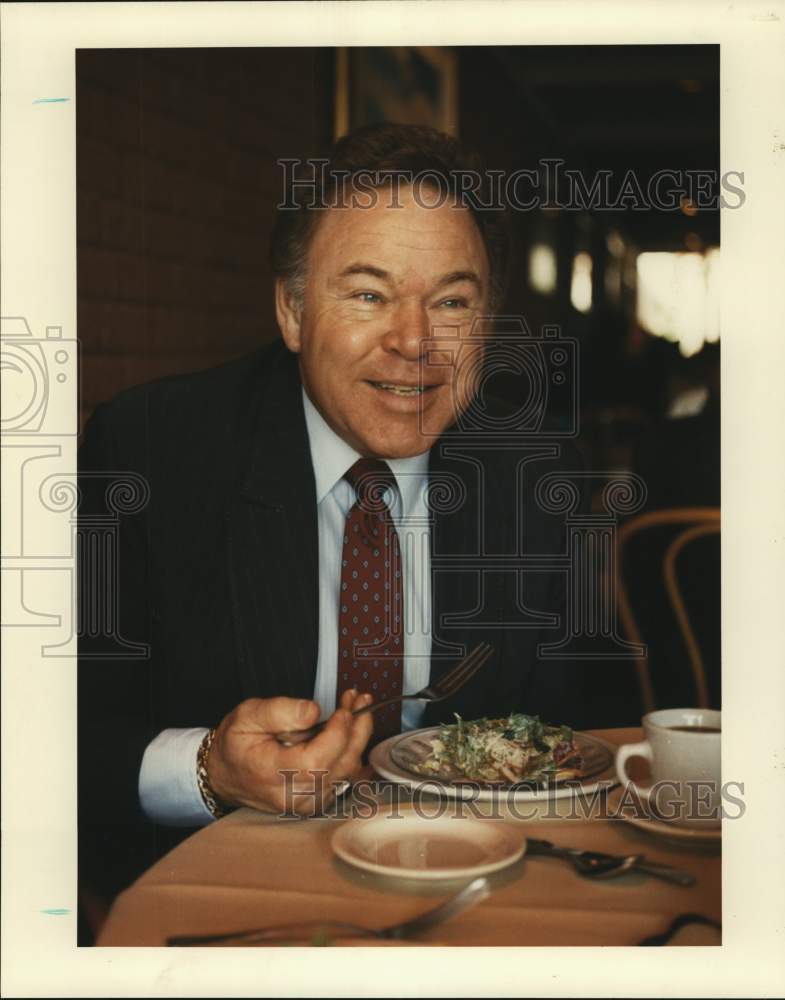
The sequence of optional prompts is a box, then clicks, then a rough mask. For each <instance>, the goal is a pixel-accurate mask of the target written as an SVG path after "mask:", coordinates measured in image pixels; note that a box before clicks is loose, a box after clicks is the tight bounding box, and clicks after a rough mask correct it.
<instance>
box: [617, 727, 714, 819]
mask: <svg viewBox="0 0 785 1000" xmlns="http://www.w3.org/2000/svg"><path fill="white" fill-rule="evenodd" d="M721 718H722V716H721V713H720V712H718V711H715V710H714V709H710V708H664V709H662V710H661V711H658V712H650V713H649V714H648V715H645V716H644V717H643V731H644V733H645V734H646V739H645V740H643V741H642V742H640V743H626V744H624V746H621V747H619V750H618V752H617V754H616V773H617V775H618V778H619V781H620V782H621V783H622V785H626V786H633V787H634V790H635V792H637V794H638V795H639V796H640V797H641V798H642V799H645V800H646V801H647V802H648V803H649V804H650V805H651V806H652V808H653V810H654V811H655V814H656V815H657V816H658V817H660V818H662V819H664V820H667V821H670V822H674V823H682V824H690V825H696V824H697V825H712V824H715V823H718V822H719V821H720V815H721V814H720V805H721V802H720V798H721V796H720V792H721V786H720V738H721V728H722V727H721ZM630 757H644V758H645V759H646V760H647V761H648V762H649V765H650V767H651V778H652V785H651V786H650V787H646V786H643V785H639V784H637V783H636V782H634V781H632V780H631V779H630V778H628V777H627V761H628V760H629V759H630Z"/></svg>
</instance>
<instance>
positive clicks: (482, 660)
mask: <svg viewBox="0 0 785 1000" xmlns="http://www.w3.org/2000/svg"><path fill="white" fill-rule="evenodd" d="M491 656H493V646H491V645H490V643H487V642H481V643H480V644H479V646H475V647H474V649H473V650H472V651H471V653H469V654H468V655H467V656H465V657H464V658H463V659H462V660H461V661H460V663H457V664H456V665H455V666H454V667H453V668H452V670H450V671H449V672H448V673H446V674H445V675H444V677H440V678H439V680H438V681H434V683H433V684H429V685H428V686H427V687H424V688H423V689H422V690H421V691H418V692H417V693H416V694H399V695H396V696H395V697H394V698H385V699H384V701H377V702H373V703H372V704H370V705H366V706H365V708H358V709H357V711H356V712H353V713H352V715H365V713H366V712H375V711H376V709H377V708H382V706H383V705H391V704H393V702H396V701H412V700H414V699H418V700H420V701H427V702H431V701H444V699H445V698H449V697H450V695H452V694H455V692H456V691H457V690H458V689H459V688H462V687H463V685H464V684H466V683H467V681H470V680H471V678H472V677H474V675H475V674H476V673H477V671H478V670H479V669H480V667H482V666H484V665H485V664H486V663H487V662H488V660H489V659H490V658H491ZM326 724H327V720H326V719H325V720H324V722H317V723H316V725H315V726H311V728H310V729H297V730H294V731H291V732H287V733H276V734H275V738H276V739H277V740H278V742H279V743H282V744H283V745H284V746H285V747H291V746H295V744H297V743H305V742H306V741H307V740H310V739H313V737H314V736H316V734H317V733H318V732H320V731H321V730H322V729H323V728H324V726H325V725H326Z"/></svg>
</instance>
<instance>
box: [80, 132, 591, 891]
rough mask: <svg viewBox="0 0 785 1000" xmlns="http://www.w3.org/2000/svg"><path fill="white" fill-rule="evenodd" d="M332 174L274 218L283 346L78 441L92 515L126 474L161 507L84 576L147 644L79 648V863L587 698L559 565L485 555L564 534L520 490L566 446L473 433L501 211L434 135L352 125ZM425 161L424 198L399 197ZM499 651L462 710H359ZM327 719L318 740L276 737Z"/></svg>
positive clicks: (108, 420)
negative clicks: (476, 196)
mask: <svg viewBox="0 0 785 1000" xmlns="http://www.w3.org/2000/svg"><path fill="white" fill-rule="evenodd" d="M330 166H331V171H328V172H327V173H326V174H325V175H323V177H322V180H321V181H320V182H319V185H317V186H318V187H319V189H318V190H313V191H310V192H308V191H306V192H303V191H301V192H300V193H301V194H303V193H305V194H306V195H314V196H315V197H314V198H312V199H309V197H303V198H301V199H300V203H299V205H298V206H297V207H295V208H294V209H292V208H291V207H289V208H279V210H278V214H277V221H276V227H275V232H274V237H273V265H274V269H275V272H276V275H277V280H276V289H275V303H276V315H277V319H278V324H279V326H280V330H281V334H282V339H283V343H280V342H279V343H277V344H276V345H274V346H273V347H271V348H268V349H265V350H263V351H261V352H259V353H258V354H256V355H253V356H252V357H250V358H248V359H242V360H241V361H238V362H233V363H231V364H229V365H226V366H224V367H222V368H220V369H215V370H211V371H207V372H203V373H198V374H196V375H189V376H184V377H179V378H170V379H165V380H162V381H160V382H157V383H153V384H151V385H146V386H140V387H137V388H136V389H132V390H130V391H128V392H126V393H123V394H122V395H121V396H120V397H118V398H117V399H115V400H113V401H112V402H111V403H110V404H107V405H106V406H102V407H99V408H98V410H97V411H96V413H95V414H94V416H93V418H92V420H91V421H90V424H89V425H88V428H87V429H86V432H85V437H84V442H83V447H82V450H81V453H80V473H81V475H82V477H83V478H82V486H83V494H84V500H83V505H82V513H83V515H88V516H89V514H90V513H91V512H92V511H93V510H94V509H95V508H100V506H101V504H102V503H103V502H104V496H105V493H104V491H105V486H106V477H110V478H111V477H112V476H119V477H120V478H122V476H123V474H125V473H128V472H130V473H132V474H133V475H135V476H136V477H142V479H143V480H144V481H145V482H146V484H147V485H148V488H149V502H148V503H147V505H146V507H145V509H144V510H143V511H142V512H141V513H139V514H136V515H134V516H132V517H126V518H123V519H122V523H121V534H120V545H119V553H120V555H119V564H118V567H116V568H113V567H112V566H104V567H99V568H97V567H95V566H94V565H93V564H91V563H88V562H84V563H83V564H82V566H81V575H82V583H81V588H82V589H81V592H82V594H83V595H88V594H89V593H90V591H91V588H93V592H96V591H95V588H98V589H99V590H100V589H101V588H106V587H108V586H109V585H110V582H111V581H109V580H108V579H107V578H105V577H103V576H102V575H101V574H102V573H106V574H110V573H113V572H115V571H117V572H118V573H119V581H118V583H119V619H118V626H119V633H120V635H121V636H122V637H123V641H133V642H137V643H138V642H142V643H144V644H146V646H147V648H148V649H149V655H148V656H146V657H145V658H143V659H142V660H127V661H124V660H122V659H113V660H107V659H102V658H101V656H100V655H93V654H92V653H91V647H90V644H89V642H86V641H83V642H82V660H81V662H80V690H79V724H80V827H81V833H82V835H83V836H82V837H81V846H82V858H83V864H84V865H85V867H87V864H88V860H93V861H95V860H96V858H97V859H98V867H99V869H100V867H101V866H105V865H106V860H105V859H104V858H103V857H102V855H103V854H104V853H105V852H106V851H108V850H109V847H108V846H107V845H108V844H110V843H115V844H116V843H118V842H119V841H120V833H119V831H120V830H123V831H125V832H127V831H128V830H129V829H132V830H133V831H135V832H134V843H135V850H136V855H137V858H136V861H135V865H136V867H137V868H138V867H139V866H141V865H143V864H145V863H149V862H150V861H151V860H152V858H153V857H154V856H155V855H156V853H159V852H160V850H161V848H162V846H166V845H167V844H168V843H170V841H169V840H167V838H165V837H162V835H161V833H160V829H161V827H179V828H183V827H194V826H198V825H203V824H205V823H208V822H210V821H211V820H212V819H213V818H215V817H217V816H220V815H222V813H223V812H224V811H226V810H227V809H229V808H231V807H234V806H238V805H246V806H251V807H253V808H257V809H260V810H265V811H274V812H280V811H281V810H282V809H283V808H284V806H285V805H288V806H289V807H292V806H293V807H294V808H295V809H296V810H302V811H310V810H312V809H313V808H314V804H315V802H316V803H318V802H323V801H325V800H326V799H328V798H329V797H330V796H331V794H332V793H333V790H334V788H335V785H336V783H340V782H341V781H342V780H343V779H347V778H349V779H350V778H351V777H352V775H353V774H355V773H356V771H357V769H358V768H359V766H360V763H361V755H362V753H363V751H364V749H365V748H366V747H367V746H368V744H369V741H370V740H371V739H372V738H373V740H374V741H378V740H379V739H382V738H384V737H385V736H388V735H390V734H393V733H395V732H398V731H400V729H401V728H404V729H406V728H415V727H417V726H420V725H422V724H424V723H426V722H435V721H439V720H442V719H444V720H451V718H452V713H453V712H455V711H458V712H460V713H461V714H463V715H464V716H465V717H477V716H481V715H501V714H506V713H508V712H511V711H516V710H523V711H527V712H531V713H536V712H542V713H545V714H548V713H551V712H554V711H558V718H557V720H556V721H559V722H570V721H572V719H571V718H570V706H571V705H572V707H573V708H574V705H575V698H574V697H572V698H568V697H567V695H566V688H567V687H569V686H570V682H566V681H565V679H564V677H563V676H562V675H561V674H560V673H559V671H557V670H556V669H555V668H547V669H538V658H537V643H538V642H540V641H542V638H543V636H542V629H543V627H548V626H552V625H553V623H554V622H556V623H558V621H559V618H558V617H553V615H554V612H556V613H558V608H559V606H560V599H561V598H563V594H561V598H560V597H559V595H560V593H561V592H560V590H559V587H558V586H556V584H558V583H560V582H561V580H562V578H561V576H560V575H559V574H553V573H547V572H540V573H539V574H536V573H535V574H532V575H531V579H529V580H528V581H527V582H526V583H525V584H524V582H523V581H522V579H521V577H522V574H518V573H512V574H511V573H501V572H498V571H495V570H493V569H492V568H489V569H488V570H487V571H486V569H484V568H483V565H482V563H481V560H482V559H483V558H484V557H485V556H486V555H488V554H491V553H496V554H498V553H504V552H512V553H515V552H517V551H520V550H521V547H529V548H531V549H532V550H533V551H536V552H538V553H544V552H547V551H557V550H561V547H562V544H563V543H562V536H561V534H560V526H558V525H556V524H554V522H553V519H552V518H551V519H549V518H548V516H546V515H545V514H544V513H543V511H541V510H539V508H537V506H536V505H535V504H532V503H530V500H529V499H523V500H522V499H521V493H520V490H521V488H523V489H524V490H525V496H526V498H529V497H530V496H531V493H532V484H533V482H534V479H533V478H531V477H529V478H526V477H524V476H523V475H522V470H524V469H525V470H530V469H532V468H533V467H535V466H536V475H537V476H539V475H541V474H542V473H543V472H545V471H547V470H550V469H552V468H553V467H554V464H553V462H552V461H550V459H551V458H553V456H554V454H555V451H554V450H553V449H550V450H548V449H540V451H539V452H537V450H536V449H535V451H534V452H533V453H531V452H529V453H527V454H526V455H525V456H523V457H522V455H521V453H519V452H517V451H516V449H515V448H514V447H512V446H510V445H509V444H508V445H507V446H506V447H505V448H501V447H499V446H498V442H497V446H496V447H495V448H494V449H492V450H489V451H488V453H487V454H483V453H482V451H479V452H478V450H477V440H476V436H475V437H474V438H473V439H472V441H471V442H469V443H468V444H467V442H466V441H464V440H463V438H462V436H461V429H460V422H461V418H462V416H463V414H464V413H465V411H466V410H467V408H468V407H469V406H470V405H471V403H472V400H473V399H474V396H475V393H476V391H477V388H478V378H479V372H480V365H479V363H478V362H479V360H480V359H481V357H482V354H483V350H484V344H483V342H482V341H481V340H480V341H479V342H478V340H477V337H476V335H475V334H474V333H473V331H474V330H475V324H476V321H477V320H478V318H481V317H484V316H487V314H488V313H489V312H490V311H491V310H493V309H496V308H498V307H499V305H500V297H501V288H502V286H503V279H504V271H505V264H506V238H505V231H504V225H503V220H502V219H501V217H500V214H499V213H498V212H482V211H478V210H476V208H474V207H472V205H471V204H467V203H464V200H462V198H461V197H460V188H459V185H458V182H457V180H456V178H458V177H459V176H460V174H461V171H464V172H465V171H466V169H467V168H468V167H470V166H472V163H471V161H469V160H468V159H467V158H466V157H465V156H464V154H463V153H462V151H461V150H460V148H459V146H458V144H457V143H456V142H455V140H453V139H451V138H449V137H448V136H445V135H441V134H440V133H437V132H434V131H432V130H429V129H425V128H420V127H414V126H396V125H382V126H373V127H369V128H366V129H363V130H359V131H358V132H355V133H353V134H351V135H349V136H347V137H345V138H344V139H342V140H341V141H340V142H339V143H338V144H337V146H336V147H335V149H334V150H333V151H332V154H331V157H330ZM424 172H427V173H428V175H429V176H430V178H431V180H430V182H429V183H426V184H424V185H423V184H419V185H418V184H417V183H416V182H413V183H411V184H407V183H403V184H401V183H393V181H391V178H393V179H395V178H397V180H398V181H400V178H401V177H402V176H403V177H404V178H405V177H407V176H411V177H413V178H414V177H422V176H424ZM361 173H362V174H363V175H364V176H365V177H366V181H367V177H368V176H369V175H370V176H371V177H375V178H377V182H376V184H375V186H372V188H371V192H372V194H373V197H370V198H369V197H366V198H364V199H361V198H357V197H356V196H355V195H356V193H355V192H353V191H352V190H351V184H348V185H347V183H346V181H347V179H348V180H349V181H351V180H352V179H353V178H355V177H357V176H359V174H361ZM314 184H315V185H316V181H314ZM365 192H366V195H367V193H368V187H367V183H366V187H365ZM425 195H427V197H426V196H425ZM309 203H310V204H311V206H315V207H308V205H309ZM320 204H327V205H329V206H330V207H328V208H320V207H318V206H319V205H320ZM461 343H466V344H469V345H470V346H471V347H472V350H471V351H470V352H469V357H470V359H471V363H467V364H460V363H459V362H458V360H457V354H456V346H455V345H456V344H461ZM478 456H479V457H478ZM534 459H537V461H533V460H534ZM528 475H529V473H528V471H527V476H528ZM532 475H533V474H532ZM102 477H103V478H102ZM534 478H536V477H534ZM524 480H525V481H524ZM478 560H480V562H478ZM85 599H87V598H85ZM532 609H536V610H534V611H533V610H532ZM549 614H550V615H551V616H552V617H550V618H549ZM548 638H549V639H551V640H553V639H554V638H555V637H554V636H553V634H552V632H551V633H550V634H549V635H548ZM482 639H487V640H488V641H490V642H491V643H492V644H493V646H494V649H495V654H494V658H493V660H492V662H491V664H489V666H487V667H486V668H485V669H484V670H483V671H481V672H480V674H478V675H477V676H476V677H475V678H474V679H473V680H472V682H470V683H469V684H468V685H466V687H465V688H463V689H462V690H461V691H460V692H458V694H457V695H455V696H454V697H453V698H451V699H449V700H448V701H446V702H443V703H441V704H440V705H436V706H429V707H428V710H427V712H426V711H425V709H424V706H423V705H422V704H421V703H419V702H407V703H406V707H405V708H404V709H403V710H401V707H400V703H398V704H396V705H395V706H394V707H393V708H389V709H387V710H384V711H381V712H379V713H374V715H369V714H366V715H362V716H359V717H353V716H352V714H351V711H352V709H355V708H358V707H362V706H363V705H366V704H368V703H369V702H370V701H371V700H384V698H386V697H390V696H394V695H397V694H400V693H401V692H412V691H417V690H419V689H420V688H422V687H424V686H425V685H426V684H428V682H429V680H431V679H433V678H435V677H436V676H438V674H439V673H440V672H441V671H442V670H446V669H448V668H449V667H450V666H452V665H453V664H454V663H455V660H456V658H457V657H459V656H461V655H463V654H464V653H465V652H466V650H467V648H471V647H473V646H474V645H475V644H476V643H477V642H479V641H481V640H482ZM573 689H574V685H573ZM554 706H558V708H554ZM320 715H321V716H322V717H323V718H328V719H329V721H328V723H327V725H326V727H325V728H324V729H323V731H322V732H321V733H320V734H319V735H318V736H316V737H315V738H314V739H312V740H310V741H309V742H307V743H304V744H301V745H298V746H293V747H285V746H282V745H281V744H280V743H279V742H278V741H277V740H276V739H275V734H276V733H279V732H282V731H288V730H296V729H305V728H308V727H309V726H310V725H312V724H313V723H314V722H315V721H316V720H317V719H318V718H319V717H320ZM374 727H375V728H374ZM372 734H373V736H372ZM283 772H287V773H288V776H289V785H288V789H289V792H291V791H292V790H293V791H294V792H295V793H296V794H295V795H294V798H293V799H290V800H289V801H288V802H286V801H285V798H286V791H287V786H286V785H285V783H284V779H283V777H282V774H283ZM315 775H316V776H315ZM155 831H158V832H155ZM91 832H92V833H94V834H95V836H94V837H92V839H91V838H90V837H89V836H88V834H89V833H91ZM124 842H127V841H124ZM96 844H97V845H98V846H95V845H96ZM124 880H127V876H126V878H125V879H124V878H123V877H122V876H121V877H119V878H118V879H117V880H116V882H115V885H116V886H117V885H118V884H121V883H122V882H123V881H124Z"/></svg>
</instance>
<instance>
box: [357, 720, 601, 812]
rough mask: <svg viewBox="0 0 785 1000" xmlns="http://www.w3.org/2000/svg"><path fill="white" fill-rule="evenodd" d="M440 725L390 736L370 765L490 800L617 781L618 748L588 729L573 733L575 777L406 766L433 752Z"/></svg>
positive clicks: (526, 798)
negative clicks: (433, 773)
mask: <svg viewBox="0 0 785 1000" xmlns="http://www.w3.org/2000/svg"><path fill="white" fill-rule="evenodd" d="M440 728H441V727H440V726H431V727H430V728H429V729H416V730H414V731H413V732H410V733H400V734H398V735H397V736H391V737H390V738H389V739H387V740H384V742H383V743H379V744H377V746H375V747H374V748H373V750H371V753H370V757H369V760H370V763H371V765H372V766H373V768H374V770H375V771H376V773H377V774H379V775H381V777H382V778H387V779H388V780H389V781H395V782H396V783H398V784H401V785H406V786H408V787H409V788H417V789H420V791H423V792H426V791H427V792H432V793H434V794H437V795H443V796H446V797H448V798H471V799H474V800H475V801H479V802H487V801H489V800H492V799H494V798H496V797H497V796H498V795H500V794H501V795H503V796H504V797H505V799H507V798H509V797H511V798H512V799H513V800H514V801H516V802H531V801H535V800H537V799H561V798H569V797H570V796H572V795H574V794H575V791H576V789H579V790H580V792H581V794H590V793H591V792H593V791H594V790H596V789H597V788H598V787H599V786H600V784H602V785H605V786H606V787H608V786H609V784H610V785H615V784H617V783H618V779H617V778H616V768H615V765H614V754H615V749H616V748H615V747H613V746H611V744H610V743H606V742H605V740H601V739H599V738H598V737H597V736H589V734H588V733H575V734H574V738H575V740H576V742H577V743H578V746H579V747H580V749H581V753H582V754H583V757H584V776H583V777H582V778H573V779H571V780H569V781H565V782H551V783H545V782H540V783H534V782H526V783H524V782H520V783H518V784H517V785H511V784H509V783H503V782H499V783H492V782H477V781H471V782H470V781H463V782H461V781H450V780H447V779H444V778H436V777H426V776H425V775H422V774H418V773H417V771H414V770H413V769H412V768H411V767H409V766H407V761H409V762H410V763H416V762H417V761H418V760H422V759H424V757H425V756H427V754H428V753H429V752H430V743H429V740H430V738H431V737H433V736H436V735H438V733H439V730H440Z"/></svg>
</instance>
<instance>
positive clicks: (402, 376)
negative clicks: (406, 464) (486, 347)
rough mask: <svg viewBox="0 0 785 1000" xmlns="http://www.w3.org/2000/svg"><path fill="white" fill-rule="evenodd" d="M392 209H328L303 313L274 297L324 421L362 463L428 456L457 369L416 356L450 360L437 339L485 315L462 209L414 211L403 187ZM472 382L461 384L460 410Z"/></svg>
mask: <svg viewBox="0 0 785 1000" xmlns="http://www.w3.org/2000/svg"><path fill="white" fill-rule="evenodd" d="M428 199H429V196H428V192H426V194H425V197H424V198H421V199H420V200H421V201H427V200H428ZM432 200H437V199H435V198H433V199H432ZM389 201H390V197H389V195H388V192H387V191H385V190H381V191H379V192H378V199H377V204H376V205H375V206H374V207H373V208H361V207H358V208H351V209H331V210H330V211H328V212H326V213H325V215H324V217H323V218H322V219H321V220H320V221H319V224H318V226H317V229H316V233H315V234H314V237H313V240H312V242H311V247H310V252H309V256H308V270H307V280H306V287H305V295H304V299H303V303H302V308H301V309H300V310H298V309H297V308H295V306H294V305H293V303H292V302H291V300H290V299H289V297H288V296H287V295H286V292H285V290H284V288H283V286H282V284H280V283H279V285H278V288H277V292H276V296H277V307H278V322H279V325H280V326H281V331H282V333H283V336H284V340H285V341H286V344H287V346H288V347H289V349H290V350H292V351H295V352H296V353H298V354H299V355H300V373H301V377H302V380H303V384H304V386H305V389H306V391H307V393H308V395H309V397H310V399H311V400H312V401H313V403H314V404H315V405H316V407H317V408H318V409H319V411H320V412H321V414H322V416H323V417H324V418H325V420H326V421H327V423H328V424H329V425H330V426H331V427H332V429H333V430H334V431H335V432H336V433H337V434H339V435H340V436H341V437H342V438H343V439H344V440H345V441H346V442H347V443H348V444H350V445H352V447H353V448H355V450H356V451H358V452H360V454H362V455H366V456H370V457H378V458H405V457H408V456H410V455H418V454H421V453H422V452H424V451H426V450H427V449H428V448H430V447H431V445H432V444H433V443H434V439H435V437H437V436H438V435H439V434H440V433H441V432H442V431H443V430H444V429H445V428H446V427H448V426H449V425H450V424H451V423H453V421H454V420H455V418H456V399H455V395H456V380H455V368H454V367H451V366H449V365H443V364H442V365H433V366H431V365H423V364H421V359H425V358H428V359H429V360H436V361H444V360H447V355H446V353H444V352H443V353H441V354H440V353H439V352H438V345H439V338H448V339H453V338H454V339H456V340H457V339H458V337H459V336H463V337H466V335H467V334H468V333H469V330H470V329H471V324H472V320H473V319H474V318H475V316H477V315H479V314H482V313H483V312H484V311H485V310H486V306H487V296H488V283H489V270H488V259H487V255H486V252H485V247H484V244H483V241H482V237H481V235H480V232H479V230H478V228H477V225H476V224H475V222H474V220H473V218H472V216H471V213H470V212H469V211H468V210H467V209H463V208H456V207H453V206H451V205H450V204H449V203H445V205H443V206H442V207H441V208H427V207H424V206H423V205H418V204H417V202H416V201H415V200H414V198H413V197H412V192H411V188H404V189H402V190H401V192H400V197H399V199H398V201H399V204H400V205H401V206H402V207H400V208H391V207H389ZM445 327H447V328H452V329H446V330H445ZM434 328H441V329H438V330H436V331H435V332H436V334H437V338H436V339H435V340H434V339H430V340H429V338H433V336H434ZM445 346H446V344H445ZM434 348H437V350H436V351H434ZM472 369H474V366H472ZM472 380H473V374H468V373H464V374H463V375H459V378H458V383H459V384H458V387H457V392H458V394H459V396H460V399H459V401H458V406H459V407H460V408H465V406H466V405H467V403H468V401H469V398H470V395H471V392H472V390H473V385H472Z"/></svg>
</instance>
